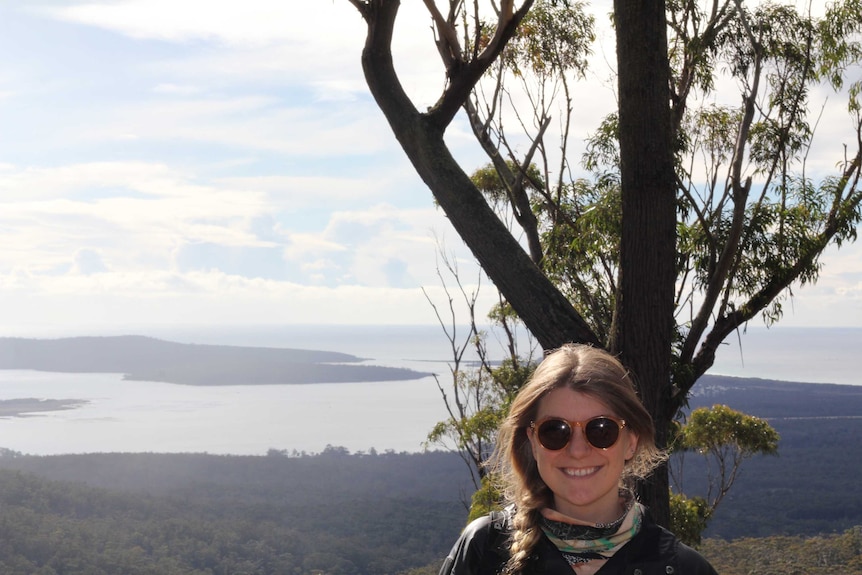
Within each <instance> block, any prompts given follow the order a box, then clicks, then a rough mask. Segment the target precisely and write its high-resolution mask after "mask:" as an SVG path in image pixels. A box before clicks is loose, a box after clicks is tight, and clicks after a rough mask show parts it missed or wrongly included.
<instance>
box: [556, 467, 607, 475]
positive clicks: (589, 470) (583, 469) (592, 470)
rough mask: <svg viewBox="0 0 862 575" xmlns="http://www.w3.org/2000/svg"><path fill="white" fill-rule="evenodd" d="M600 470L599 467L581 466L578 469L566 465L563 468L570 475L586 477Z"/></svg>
mask: <svg viewBox="0 0 862 575" xmlns="http://www.w3.org/2000/svg"><path fill="white" fill-rule="evenodd" d="M598 470H599V468H598V467H579V468H577V469H574V468H572V467H565V468H563V473H565V474H566V475H568V476H569V477H586V476H588V475H592V474H593V473H595V472H596V471H598Z"/></svg>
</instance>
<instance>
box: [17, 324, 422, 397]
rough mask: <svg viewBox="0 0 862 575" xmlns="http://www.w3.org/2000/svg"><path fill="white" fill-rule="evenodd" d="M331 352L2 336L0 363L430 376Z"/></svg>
mask: <svg viewBox="0 0 862 575" xmlns="http://www.w3.org/2000/svg"><path fill="white" fill-rule="evenodd" d="M362 361H363V359H362V358H359V357H356V356H353V355H349V354H345V353H336V352H328V351H312V350H302V349H285V348H270V347H242V346H228V345H200V344H184V343H176V342H170V341H165V340H160V339H155V338H151V337H144V336H134V335H129V336H111V337H70V338H60V339H26V338H11V337H5V338H0V369H33V370H38V371H53V372H64V373H122V374H125V378H126V379H130V380H139V381H160V382H166V383H177V384H184V385H267V384H308V383H349V382H359V381H402V380H409V379H419V378H422V377H425V376H427V375H429V374H426V373H421V372H417V371H414V370H411V369H402V368H394V367H383V366H375V365H360V363H361V362H362Z"/></svg>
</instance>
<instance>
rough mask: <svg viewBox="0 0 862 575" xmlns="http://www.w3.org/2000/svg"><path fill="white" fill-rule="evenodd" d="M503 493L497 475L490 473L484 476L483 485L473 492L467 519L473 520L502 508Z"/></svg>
mask: <svg viewBox="0 0 862 575" xmlns="http://www.w3.org/2000/svg"><path fill="white" fill-rule="evenodd" d="M502 501H503V493H502V492H501V491H500V488H499V486H498V485H497V482H496V481H495V476H494V474H493V473H489V474H487V475H485V477H483V478H482V485H481V487H480V488H479V489H477V490H476V492H475V493H473V498H472V500H471V503H470V513H469V515H468V516H467V521H468V522H469V521H473V520H474V519H478V518H479V517H483V516H485V515H487V514H488V513H490V512H491V511H495V510H498V509H500V508H501V503H502Z"/></svg>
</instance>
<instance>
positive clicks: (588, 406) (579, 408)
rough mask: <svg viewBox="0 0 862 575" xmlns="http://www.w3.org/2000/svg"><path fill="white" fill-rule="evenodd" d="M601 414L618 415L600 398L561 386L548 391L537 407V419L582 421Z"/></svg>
mask: <svg viewBox="0 0 862 575" xmlns="http://www.w3.org/2000/svg"><path fill="white" fill-rule="evenodd" d="M599 415H616V414H614V413H612V412H611V410H610V408H609V407H608V406H607V404H605V403H604V402H602V401H601V400H599V399H598V398H596V397H594V396H592V395H587V394H585V393H581V392H579V391H574V390H572V389H569V388H568V387H560V388H557V389H554V390H551V391H549V392H548V393H546V394H545V395H544V396H543V397H542V398H541V399H540V400H539V403H538V405H537V408H536V419H541V418H543V417H562V418H563V419H568V420H570V421H582V420H585V419H590V418H592V417H597V416H599Z"/></svg>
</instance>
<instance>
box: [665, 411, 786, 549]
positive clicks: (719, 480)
mask: <svg viewBox="0 0 862 575" xmlns="http://www.w3.org/2000/svg"><path fill="white" fill-rule="evenodd" d="M675 429H676V432H675V433H674V434H673V439H672V441H671V449H672V450H673V452H674V453H676V454H677V456H676V458H675V459H676V461H675V463H676V465H673V464H672V465H671V468H670V469H671V477H672V479H673V484H674V487H675V488H676V493H675V494H672V495H671V525H672V527H673V529H674V532H675V533H676V534H677V535H679V536H680V538H681V539H682V540H683V541H684V542H685V543H688V544H690V545H697V544H699V543H700V536H701V533H703V531H704V530H705V529H706V526H707V523H708V522H709V519H710V518H711V517H712V516H713V515H714V514H715V510H716V509H717V508H718V506H719V504H720V503H721V501H722V499H724V496H725V495H727V493H728V492H729V491H730V488H731V487H732V486H733V484H734V482H735V481H736V478H737V476H738V474H739V471H740V469H741V468H742V462H743V461H744V460H745V459H748V458H750V457H753V456H755V455H776V454H777V453H778V440H779V435H778V432H777V431H775V429H774V428H773V427H772V426H771V425H769V423H768V422H767V421H766V420H763V419H760V418H759V417H753V416H751V415H746V414H744V413H742V412H739V411H736V410H734V409H731V408H729V407H727V406H726V405H714V406H712V407H711V408H707V407H700V408H698V409H695V410H694V411H692V412H691V414H690V415H689V417H688V420H687V421H686V422H685V424H684V425H680V426H678V427H676V428H675ZM686 452H694V453H697V454H699V455H700V456H701V457H703V459H704V460H705V462H706V470H707V478H706V479H707V486H706V493H705V494H704V495H703V496H693V497H689V496H687V495H685V494H684V493H685V490H684V486H683V466H684V461H685V458H684V454H685V453H686Z"/></svg>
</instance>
